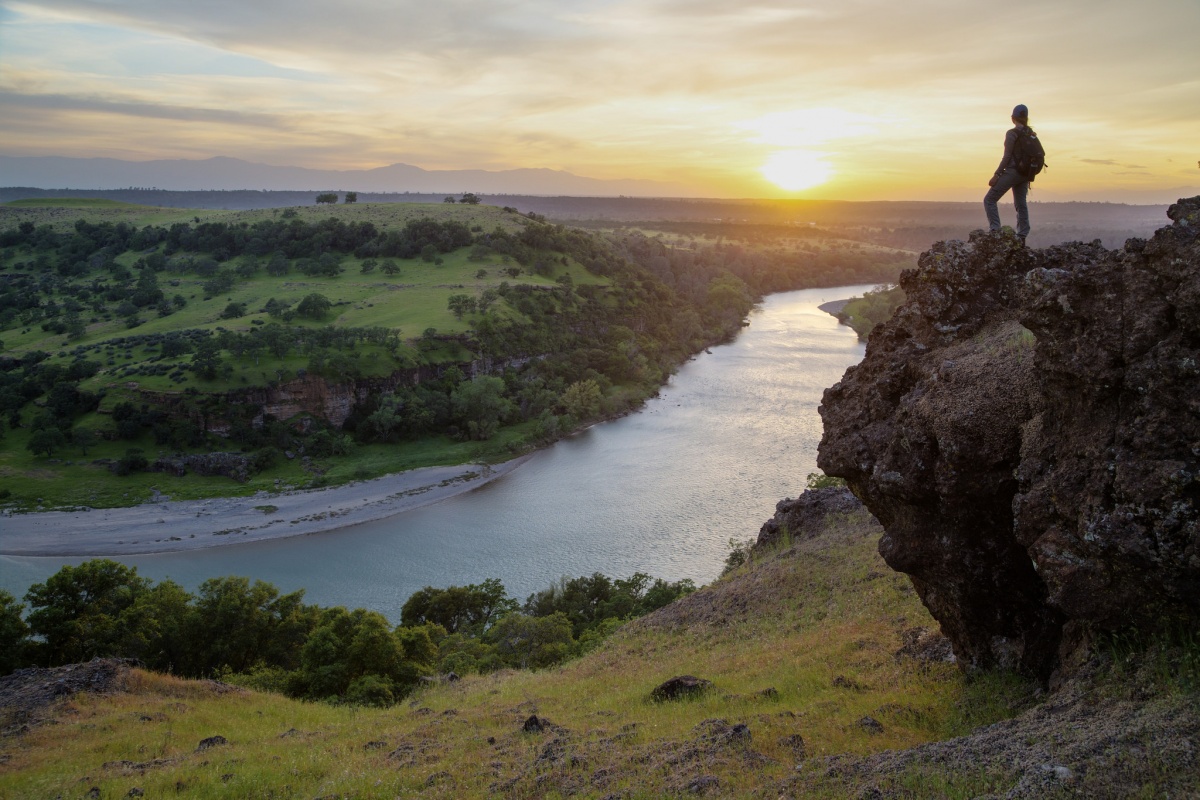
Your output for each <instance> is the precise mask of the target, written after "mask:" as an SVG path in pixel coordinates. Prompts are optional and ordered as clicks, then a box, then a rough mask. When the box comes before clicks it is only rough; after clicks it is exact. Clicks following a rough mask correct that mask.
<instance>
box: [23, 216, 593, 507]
mask: <svg viewBox="0 0 1200 800" xmlns="http://www.w3.org/2000/svg"><path fill="white" fill-rule="evenodd" d="M293 210H294V211H295V212H296V214H297V216H298V217H299V218H300V219H302V220H306V221H310V222H311V221H314V220H317V219H322V218H327V217H331V216H333V217H338V218H341V219H344V220H347V221H371V222H373V223H375V224H376V225H377V227H380V228H386V227H389V226H402V225H403V224H404V223H406V222H407V221H408V220H410V219H414V218H418V217H429V216H431V217H434V218H436V219H439V220H448V219H453V220H457V221H460V222H463V223H465V224H468V225H471V226H472V227H478V228H480V229H482V230H492V229H494V228H496V227H502V228H506V229H509V230H514V229H519V228H520V227H522V226H523V225H524V224H525V223H526V222H527V221H528V220H527V219H525V218H523V217H520V216H519V215H514V214H510V213H506V212H504V211H502V210H501V209H498V208H495V207H491V206H482V205H481V206H464V205H458V204H455V205H451V204H444V203H439V204H402V203H375V204H368V203H364V204H355V205H350V206H346V205H344V204H343V205H337V206H333V207H329V206H322V207H302V208H297V209H293ZM281 213H282V210H281V209H266V210H255V211H237V212H232V211H197V210H192V209H161V208H150V207H146V206H137V205H132V204H127V203H118V202H115V201H106V200H82V199H80V200H77V199H68V200H27V201H19V202H16V203H9V204H6V205H3V206H0V229H4V228H8V227H12V226H15V225H17V224H18V223H20V222H23V221H26V220H28V221H32V222H34V223H35V224H37V225H41V224H50V225H53V226H55V227H58V228H62V229H69V228H70V226H73V225H74V222H75V220H77V219H86V220H89V221H92V222H101V221H109V222H117V221H126V222H129V223H131V224H134V225H138V226H141V225H146V224H159V225H167V224H170V223H171V222H175V221H186V222H189V223H194V220H195V219H196V218H199V219H200V220H201V221H210V220H225V221H234V222H241V221H245V222H249V223H253V222H255V221H257V220H260V219H270V218H275V217H277V216H279V215H280V214H281ZM469 254H470V249H469V248H464V249H462V250H459V251H457V252H454V253H449V254H445V255H444V256H442V261H443V263H441V264H434V263H431V262H426V261H423V260H421V259H392V260H394V261H395V262H396V263H397V264H398V265H399V267H400V272H399V273H398V274H396V275H387V274H385V273H384V272H383V271H382V269H381V268H377V269H376V270H375V271H374V272H372V273H369V274H363V273H362V271H361V267H362V260H360V259H358V258H354V257H352V256H346V257H345V258H344V259H343V261H342V267H343V272H342V274H340V275H338V276H337V277H334V278H324V277H310V276H306V275H303V274H301V273H299V272H297V271H296V270H295V269H293V270H292V271H291V273H290V274H288V275H284V276H278V277H273V276H269V275H267V274H266V273H265V271H263V270H261V269H260V271H259V272H257V273H256V274H255V276H254V277H252V278H250V279H239V280H238V281H237V283H236V284H235V285H234V287H233V288H232V289H231V290H230V291H229V292H226V293H223V294H219V295H216V296H213V297H208V298H206V297H205V294H204V289H203V285H204V279H203V278H201V277H199V276H197V275H195V274H175V273H171V272H163V273H159V275H158V280H159V286H160V288H161V289H162V291H163V292H164V294H165V295H166V297H167V298H168V299H169V298H171V297H173V296H175V295H176V294H180V295H182V296H183V297H184V298H185V299H186V300H187V305H186V306H185V307H184V308H182V309H179V310H177V311H175V312H174V313H172V314H170V315H169V316H166V317H159V316H158V314H157V313H156V311H154V310H153V309H143V310H142V312H141V313H140V314H139V316H140V318H141V320H142V322H141V324H140V325H138V326H136V327H134V328H129V327H128V326H127V325H126V323H125V321H124V320H123V319H120V318H117V317H116V316H115V314H113V313H112V310H113V308H114V307H115V304H111V303H110V304H108V307H107V310H106V313H107V315H108V316H109V317H110V318H109V319H107V320H106V319H104V318H103V317H104V316H105V314H97V313H95V312H93V311H91V310H87V311H85V312H83V314H82V317H83V319H84V320H85V322H87V328H86V333H85V334H84V335H83V336H82V337H81V338H79V339H77V340H68V339H67V337H65V336H63V335H60V334H54V333H50V332H47V331H43V330H42V328H41V324H40V323H34V324H32V325H28V326H23V325H20V324H19V323H14V324H15V325H16V327H9V328H8V329H7V330H4V331H0V342H2V345H0V351H2V352H3V353H4V354H6V355H17V356H19V355H22V354H26V353H29V352H33V351H37V350H42V351H46V352H49V353H51V354H52V357H51V359H50V360H49V362H48V363H56V362H61V363H67V362H68V361H69V360H70V359H71V358H72V353H71V351H72V350H73V349H74V348H75V347H76V346H89V345H100V346H101V349H99V350H96V349H93V350H89V351H88V352H87V354H86V355H85V357H86V358H88V359H89V360H96V361H100V363H101V364H102V367H101V370H100V372H99V373H98V374H97V375H95V376H93V377H92V378H89V379H87V380H84V381H82V382H81V384H80V388H81V389H84V390H87V391H91V392H96V393H101V394H103V400H102V402H101V405H100V409H99V412H100V413H98V414H89V415H86V416H84V417H81V418H79V419H77V420H75V426H76V427H83V428H92V429H95V430H104V429H107V428H109V427H111V424H110V423H109V421H108V417H107V414H108V412H110V411H111V410H112V408H113V407H114V406H116V405H117V404H118V403H121V402H132V403H134V404H135V405H140V404H142V403H144V402H146V397H145V395H146V393H153V394H154V395H165V396H168V397H169V396H172V395H180V394H181V393H183V392H184V391H194V390H198V391H200V392H202V393H207V394H212V393H224V392H236V391H238V390H246V389H251V388H254V387H263V386H266V385H268V384H273V383H276V382H278V381H280V380H284V381H286V380H289V379H291V378H294V377H295V376H296V375H297V374H298V373H299V371H300V370H303V369H307V368H308V366H309V361H308V357H307V356H304V355H300V354H298V353H293V354H291V355H289V356H288V357H286V358H283V359H277V358H274V357H273V356H270V355H268V354H262V355H260V356H257V357H255V356H248V355H247V356H243V357H240V358H234V357H233V356H232V355H231V354H228V353H227V354H225V356H224V362H225V364H226V365H227V366H228V367H229V371H228V373H227V374H225V373H222V374H221V375H219V376H218V377H216V378H214V379H202V378H199V377H197V376H195V375H194V374H192V373H191V371H190V370H188V369H187V366H188V365H189V364H190V362H191V358H192V356H191V355H190V354H188V355H184V356H181V357H179V358H175V359H164V360H161V361H159V362H157V363H158V364H160V365H168V366H175V365H178V366H180V367H181V368H183V371H184V372H185V377H184V378H183V379H182V380H180V381H176V380H175V379H173V378H171V377H170V376H169V375H145V374H136V373H134V372H132V368H135V367H137V366H139V365H141V364H143V363H145V362H146V361H147V360H148V359H151V358H154V357H156V356H157V355H158V352H157V347H154V346H148V347H142V346H132V347H129V346H127V345H116V346H114V352H113V353H111V354H108V353H106V352H105V351H104V346H105V343H107V342H110V341H111V340H113V339H117V338H122V337H128V336H143V335H153V334H163V333H169V332H171V331H176V330H183V329H200V330H216V329H225V330H232V331H247V330H250V329H252V328H254V327H257V325H256V323H259V324H269V323H271V322H276V321H277V320H273V319H271V318H270V316H269V315H268V314H266V313H265V312H263V311H261V310H260V309H262V308H263V306H264V304H265V303H266V302H267V301H268V300H269V299H271V298H275V299H276V300H279V301H283V302H285V303H289V304H293V305H294V304H296V303H297V302H299V301H300V300H301V299H302V298H303V297H305V296H306V295H308V294H311V293H313V292H317V293H320V294H323V295H325V296H326V297H328V298H329V299H330V300H332V301H333V302H334V304H335V305H334V306H333V308H332V309H331V310H330V312H329V314H327V315H326V317H325V318H324V319H322V320H305V319H302V318H299V317H297V318H295V319H293V320H292V321H290V322H288V323H285V324H288V325H294V326H300V327H313V328H317V327H326V326H330V325H337V326H342V327H385V328H388V329H391V330H394V331H399V333H400V335H401V337H402V340H404V341H405V342H406V343H405V344H404V345H403V346H401V347H400V349H399V350H398V351H397V354H396V357H395V358H393V357H392V355H391V354H389V353H388V352H386V351H385V350H384V349H383V348H381V347H378V346H372V345H365V346H360V347H358V348H357V349H356V352H357V354H358V355H359V356H360V360H359V362H358V363H359V368H360V370H361V373H362V375H363V377H382V376H387V375H391V374H393V373H394V372H396V371H397V370H398V369H401V368H404V367H407V366H411V365H412V364H414V363H418V362H420V361H422V360H424V361H426V362H429V363H434V364H437V363H448V362H462V361H466V360H470V359H471V358H473V355H472V354H471V353H470V352H468V351H467V350H466V349H465V348H464V347H463V346H462V345H461V344H459V343H456V342H453V341H450V342H443V343H441V344H440V345H438V346H437V347H436V348H434V349H433V350H432V351H429V352H426V353H421V352H419V351H418V350H417V348H416V342H417V339H418V338H419V337H421V336H422V334H423V333H424V332H425V331H426V330H427V329H430V328H432V329H435V330H436V331H437V332H438V333H439V334H443V335H454V334H463V333H467V332H469V330H470V317H465V318H462V319H459V318H457V317H455V316H454V314H453V313H451V312H450V310H449V309H448V307H447V301H448V299H449V297H450V296H451V295H453V294H468V295H474V296H478V295H480V294H481V293H482V292H483V291H484V290H486V289H495V288H496V287H498V286H499V285H500V284H501V283H503V282H507V283H509V284H512V285H518V284H527V285H531V286H543V287H551V286H555V285H556V284H555V278H558V277H561V276H563V275H569V276H570V278H571V280H572V281H573V282H574V283H575V284H576V285H582V284H594V285H608V284H609V280H608V279H607V278H604V277H601V276H597V275H593V274H591V273H589V272H588V271H587V270H586V269H584V267H583V266H582V265H580V264H579V263H577V262H575V261H573V260H571V261H569V263H567V264H561V263H556V264H555V273H554V275H553V276H552V277H545V276H541V275H530V274H529V273H528V272H526V271H524V270H522V272H521V274H520V275H519V276H518V277H515V278H514V277H512V276H510V275H509V274H507V272H506V271H505V270H507V269H508V268H509V267H513V266H517V265H515V264H514V263H512V262H510V261H507V260H505V259H504V258H502V257H500V256H496V257H494V258H488V259H485V260H481V261H472V260H470V259H469V258H468V256H469ZM0 256H2V258H0V266H2V267H4V268H11V267H12V265H14V264H16V263H21V262H23V261H25V260H31V259H32V258H33V256H34V254H33V253H30V252H27V251H21V252H18V253H15V254H14V253H13V252H12V251H11V249H10V250H9V251H8V252H6V253H4V254H0ZM139 257H140V254H137V253H132V252H128V253H124V254H122V255H121V256H120V257H119V258H118V262H119V263H121V264H122V265H123V266H126V267H132V266H133V262H134V261H135V260H136V259H137V258H139ZM243 260H244V259H243V258H242V257H239V258H235V259H232V260H230V261H229V262H226V263H225V264H223V265H222V267H223V268H226V269H234V268H236V267H237V266H238V265H239V264H240V263H241V262H242V261H243ZM376 260H377V261H378V262H380V264H381V265H382V262H384V261H385V260H387V259H383V258H380V259H376ZM481 273H482V276H481ZM231 302H237V303H242V304H244V305H245V307H246V309H247V312H248V313H247V314H246V315H245V316H242V317H238V318H236V319H222V318H221V314H222V312H223V311H224V309H225V307H226V306H227V305H228V304H229V303H231ZM493 309H494V311H496V312H497V313H498V314H499V315H500V316H502V317H503V316H507V317H509V318H515V319H520V314H518V313H517V312H516V311H514V310H513V309H511V308H509V307H507V305H506V304H505V303H504V302H503V301H498V302H497V304H496V305H495V306H494V307H493ZM93 318H96V321H91V320H92V319H93ZM127 347H128V349H127ZM59 354H61V355H59ZM109 360H111V361H112V362H113V363H112V364H109V363H107V362H108V361H109ZM35 402H36V401H35ZM24 415H25V422H26V423H28V421H29V418H30V417H31V415H32V412H31V411H30V407H28V406H27V407H26V408H25V410H24ZM531 427H532V426H530V425H524V426H517V427H515V428H512V429H509V430H506V431H504V432H503V433H502V434H501V435H499V436H498V437H496V438H495V439H494V440H493V441H491V442H489V443H487V444H486V445H481V444H479V443H469V442H455V441H451V440H449V439H445V438H439V439H431V440H428V441H425V442H416V443H406V444H404V445H400V446H389V447H378V448H375V447H367V448H358V449H356V452H355V453H354V454H353V455H352V456H349V457H343V458H340V459H339V458H334V459H329V460H328V463H324V462H323V466H326V467H327V468H328V471H327V472H326V474H325V476H324V480H325V481H326V482H329V483H340V482H344V481H347V480H352V479H356V478H358V477H362V476H370V477H374V476H377V475H381V474H385V473H387V472H396V471H399V470H403V469H409V468H412V467H418V466H431V465H444V464H455V463H464V462H466V461H470V460H474V459H484V460H488V461H500V460H505V459H507V458H509V457H511V456H512V455H513V454H514V453H517V452H522V451H524V450H525V449H527V445H526V444H525V442H524V440H525V437H526V436H527V435H528V434H529V432H530V429H531ZM28 438H29V431H28V429H27V428H18V429H15V430H12V431H8V432H7V433H6V435H5V436H4V438H3V439H0V476H2V477H3V479H4V481H5V488H8V489H9V490H10V492H11V496H10V501H11V503H12V504H13V505H14V506H15V507H18V508H26V509H28V508H36V507H39V506H40V507H43V508H54V507H73V506H79V505H89V506H96V507H108V506H122V505H130V504H133V503H137V502H140V501H142V500H145V499H147V498H149V497H150V496H151V493H152V490H153V489H155V488H157V489H159V490H161V491H163V492H165V493H167V494H169V495H170V496H172V497H174V498H177V499H196V498H207V497H213V496H222V495H228V496H237V495H244V494H248V493H252V492H254V491H258V490H260V489H272V488H274V487H275V485H276V483H275V482H276V480H278V481H280V482H281V483H282V484H284V485H287V486H292V487H298V486H303V485H305V484H307V483H308V481H309V479H310V476H307V475H305V474H303V473H302V472H301V471H300V470H299V467H298V466H296V465H294V464H293V465H281V466H280V467H277V468H275V469H272V470H270V471H268V472H266V473H263V474H261V475H256V476H255V477H254V478H253V479H252V480H251V481H250V482H249V483H247V484H243V485H238V484H235V483H234V482H232V481H230V480H228V479H225V478H201V477H197V476H194V475H188V476H186V477H185V478H183V479H177V478H169V477H167V476H164V475H160V474H149V475H131V476H126V477H121V478H117V477H116V476H114V475H112V474H111V473H110V472H109V471H108V470H107V468H106V467H104V466H103V465H94V464H91V463H89V462H91V461H92V460H94V459H105V458H107V459H116V458H120V457H121V456H122V455H124V453H125V451H126V449H128V448H130V447H138V448H141V449H142V450H143V451H144V452H145V453H146V455H147V457H149V458H151V459H153V458H154V457H155V455H156V454H158V453H159V451H160V450H161V448H160V447H158V446H157V445H156V444H155V443H154V442H153V441H152V440H150V438H149V437H143V438H144V441H138V442H101V443H100V444H99V445H98V446H96V447H95V448H92V449H90V451H89V453H88V455H87V456H86V457H85V456H84V454H83V453H82V452H80V451H78V450H77V449H75V448H72V447H68V448H65V449H64V451H63V452H62V453H55V454H54V457H53V458H49V457H45V456H34V455H33V454H31V453H30V452H28V451H27V450H26V449H25V445H26V442H27V441H28ZM220 447H221V445H220V444H219V443H218V445H217V448H218V449H219V448H220ZM228 449H231V450H236V449H237V446H236V445H235V444H233V443H230V445H229V446H228ZM68 462H73V463H68Z"/></svg>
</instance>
